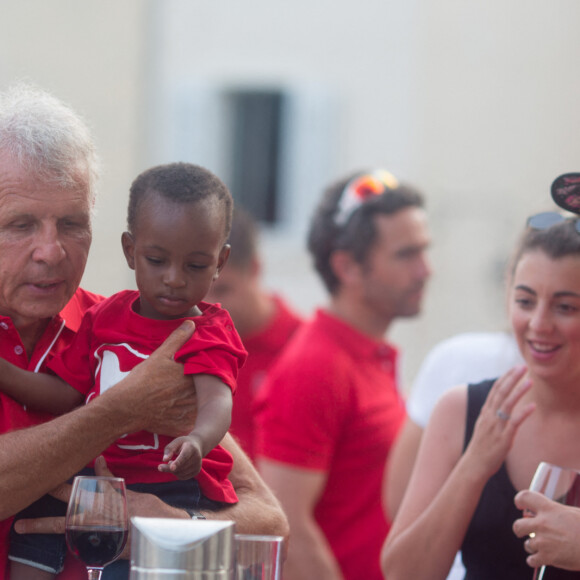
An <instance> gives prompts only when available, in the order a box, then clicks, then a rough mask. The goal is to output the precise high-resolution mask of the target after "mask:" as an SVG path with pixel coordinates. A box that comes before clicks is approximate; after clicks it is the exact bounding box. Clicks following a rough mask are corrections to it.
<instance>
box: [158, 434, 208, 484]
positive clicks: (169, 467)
mask: <svg viewBox="0 0 580 580" xmlns="http://www.w3.org/2000/svg"><path fill="white" fill-rule="evenodd" d="M201 449H202V445H201V441H200V439H199V438H198V437H196V436H195V435H185V436H183V437H177V438H176V439H174V440H173V441H171V442H170V443H169V444H168V445H167V446H166V447H165V451H164V454H163V461H166V462H167V463H162V464H161V465H160V466H159V471H163V472H166V473H173V475H175V476H176V477H177V478H178V479H192V478H193V477H195V476H196V475H197V474H198V473H199V472H200V470H201V460H202V459H203V455H202V451H201ZM175 455H177V457H176V458H175V459H173V460H171V459H172V457H174V456H175Z"/></svg>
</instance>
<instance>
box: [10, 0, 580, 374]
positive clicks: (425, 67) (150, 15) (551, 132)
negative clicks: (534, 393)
mask: <svg viewBox="0 0 580 580" xmlns="http://www.w3.org/2000/svg"><path fill="white" fill-rule="evenodd" d="M1 8H2V17H1V18H0V54H1V55H2V56H1V57H0V85H1V86H2V87H5V86H7V85H9V84H10V83H12V82H14V81H16V80H22V79H26V80H29V81H31V82H33V83H35V84H38V85H40V86H41V87H43V88H46V89H48V90H50V91H52V92H53V93H55V94H56V95H57V96H59V97H60V98H62V99H63V100H65V101H67V102H69V103H70V104H71V105H72V106H73V107H74V108H75V109H77V110H78V111H80V112H81V113H82V114H83V115H84V116H85V118H86V119H87V120H88V122H89V124H90V125H91V126H92V127H93V129H94V133H95V135H96V137H97V142H98V146H99V150H100V153H101V157H102V162H103V178H102V181H101V186H100V199H99V202H98V207H97V212H98V213H97V217H96V222H95V237H94V244H93V249H92V252H91V257H90V261H89V265H88V268H87V272H86V274H85V279H84V286H85V287H86V288H88V289H90V290H93V291H96V292H101V293H105V294H110V293H112V292H114V291H117V290H119V289H121V288H124V287H132V286H133V284H134V282H133V275H132V273H131V272H130V271H129V270H128V269H127V267H126V265H125V262H124V259H123V257H122V252H121V247H120V243H119V242H120V235H121V232H122V231H123V229H124V227H125V206H126V201H127V194H128V188H129V185H130V183H131V181H132V179H133V178H134V177H135V176H136V175H137V173H139V172H140V171H142V170H143V169H144V168H146V167H148V166H150V165H152V164H156V163H161V162H167V161H174V160H185V161H192V162H196V163H200V164H202V165H205V166H207V167H208V168H210V169H212V170H213V171H215V172H216V173H218V174H219V175H220V176H221V177H223V178H224V180H225V181H226V182H227V183H228V185H229V186H230V187H231V189H232V191H233V194H234V197H235V198H236V200H237V201H238V202H241V203H243V204H244V205H245V206H246V207H248V208H249V209H251V210H252V211H253V212H254V213H256V214H257V215H258V217H259V218H260V220H261V222H262V224H263V236H262V241H263V246H264V253H265V259H266V262H267V266H266V280H267V283H268V285H269V286H270V287H272V288H275V289H277V290H279V291H281V292H282V293H283V294H284V295H286V296H287V297H288V299H289V301H290V302H291V303H292V304H293V305H294V306H295V308H297V309H298V310H299V311H301V312H303V313H304V314H309V313H310V312H311V311H312V309H313V308H314V307H315V306H316V305H317V304H319V303H320V302H321V300H322V299H323V297H324V292H323V290H322V288H321V286H320V284H319V282H318V280H317V278H316V276H315V274H314V273H313V272H312V269H311V266H310V262H309V259H308V256H307V254H306V251H305V241H304V240H305V231H306V228H307V224H308V218H309V215H310V214H311V212H312V208H313V205H314V203H315V202H316V200H317V199H318V198H319V196H320V193H321V189H322V187H323V186H324V185H325V184H326V183H328V182H329V181H330V180H333V179H335V178H337V177H341V176H342V175H344V174H346V173H348V172H350V171H353V170H356V169H359V168H373V167H384V168H388V169H389V170H390V171H392V172H393V173H395V174H396V175H397V176H398V177H399V179H400V180H402V181H408V182H411V183H413V184H414V185H416V186H418V187H419V188H420V189H422V190H423V192H424V193H425V195H426V198H427V204H428V211H429V214H430V223H431V230H432V235H433V250H432V259H433V263H434V268H435V276H434V278H433V280H432V282H431V286H430V289H429V294H428V298H427V300H426V303H425V308H424V313H423V315H422V316H421V317H419V318H417V319H413V320H409V321H400V322H398V323H397V324H396V326H395V327H394V329H393V333H392V338H393V340H394V341H395V342H397V343H398V344H399V345H400V346H401V347H402V349H403V351H404V358H403V366H402V376H403V379H404V382H405V384H406V385H408V384H410V381H411V380H412V378H413V376H414V373H415V371H416V369H417V366H418V364H419V362H420V361H421V359H422V357H423V356H424V355H425V353H426V352H427V350H428V349H429V348H430V347H431V346H432V345H433V344H434V343H435V342H437V341H438V340H440V339H442V338H444V337H447V336H449V335H451V334H454V333H456V332H459V331H465V330H479V329H497V328H501V327H504V326H505V310H504V292H503V268H504V264H505V260H506V258H507V257H508V254H509V251H510V248H511V246H512V245H513V243H514V241H515V239H516V237H517V235H518V233H519V232H520V231H521V229H522V227H523V225H524V222H525V218H526V216H527V215H529V214H531V213H534V212H537V211H543V210H545V209H552V208H553V207H554V206H553V205H552V204H551V203H550V201H549V193H548V192H549V185H550V183H551V181H552V179H553V178H554V177H555V176H556V175H558V174H559V173H562V172H565V171H578V170H580V137H579V133H580V132H579V128H580V110H579V107H580V105H579V103H580V99H579V98H578V96H579V93H580V76H579V75H578V74H577V63H578V62H579V61H580V58H579V57H580V42H579V41H578V34H577V23H578V22H580V3H578V2H577V0H558V1H557V2H551V3H548V2H545V1H540V0H513V1H512V2H499V1H495V0H492V1H491V2H483V1H479V0H478V1H476V2H460V1H458V0H439V1H438V2H429V1H426V0H332V1H331V0H315V1H312V0H294V1H292V2H275V1H272V0H212V1H210V0H123V1H122V2H118V1H115V0H83V1H82V2H78V1H77V0H51V1H50V2H46V1H43V0H18V1H15V0H13V1H9V0H4V1H2V3H1Z"/></svg>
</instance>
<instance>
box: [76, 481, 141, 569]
mask: <svg viewBox="0 0 580 580" xmlns="http://www.w3.org/2000/svg"><path fill="white" fill-rule="evenodd" d="M65 526H66V530H65V534H66V543H67V545H68V548H69V550H70V551H71V552H72V553H73V554H74V555H75V556H76V557H77V558H78V559H79V560H81V561H82V562H83V563H84V564H85V566H86V567H87V572H88V578H89V580H100V578H101V573H102V571H103V568H104V567H105V566H106V565H107V564H110V563H111V562H112V561H113V560H115V559H116V558H118V557H119V556H120V554H121V552H122V551H123V548H124V547H125V544H126V543H127V535H128V529H129V519H128V514H127V498H126V492H125V480H124V479H123V478H121V477H97V476H92V477H89V476H77V477H75V479H74V482H73V487H72V493H71V496H70V500H69V503H68V509H67V512H66V524H65Z"/></svg>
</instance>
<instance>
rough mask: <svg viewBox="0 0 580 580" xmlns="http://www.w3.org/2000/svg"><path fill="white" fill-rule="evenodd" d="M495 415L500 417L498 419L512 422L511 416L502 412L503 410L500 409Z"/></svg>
mask: <svg viewBox="0 0 580 580" xmlns="http://www.w3.org/2000/svg"><path fill="white" fill-rule="evenodd" d="M495 414H496V415H497V416H498V418H499V419H500V420H501V421H509V420H510V416H509V415H508V414H507V413H506V412H505V411H502V410H501V409H498V410H497V411H496V412H495Z"/></svg>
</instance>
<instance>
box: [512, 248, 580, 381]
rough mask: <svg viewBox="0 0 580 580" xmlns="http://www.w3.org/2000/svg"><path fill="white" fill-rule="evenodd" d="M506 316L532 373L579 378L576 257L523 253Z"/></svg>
mask: <svg viewBox="0 0 580 580" xmlns="http://www.w3.org/2000/svg"><path fill="white" fill-rule="evenodd" d="M509 314H510V320H511V324H512V328H513V331H514V334H515V337H516V339H517V341H518V345H519V348H520V351H521V353H522V355H523V357H524V359H525V360H526V362H527V364H528V368H529V370H530V372H531V373H533V374H534V375H536V376H538V377H539V378H542V379H545V380H548V381H549V380H551V379H557V378H564V377H565V378H566V379H567V380H569V379H570V378H572V377H573V376H580V256H577V255H569V256H565V257H562V258H557V259H554V258H551V257H550V256H548V255H547V254H546V253H545V252H544V251H542V250H540V249H534V250H528V251H526V252H525V253H524V254H523V255H522V256H521V258H520V260H519V262H518V264H517V266H516V267H515V269H514V271H513V275H512V281H511V287H510V293H509Z"/></svg>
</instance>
